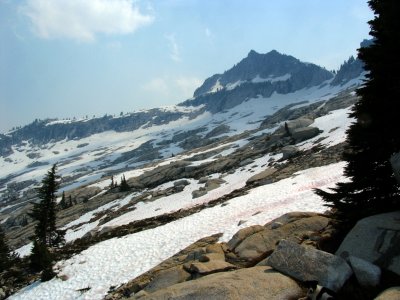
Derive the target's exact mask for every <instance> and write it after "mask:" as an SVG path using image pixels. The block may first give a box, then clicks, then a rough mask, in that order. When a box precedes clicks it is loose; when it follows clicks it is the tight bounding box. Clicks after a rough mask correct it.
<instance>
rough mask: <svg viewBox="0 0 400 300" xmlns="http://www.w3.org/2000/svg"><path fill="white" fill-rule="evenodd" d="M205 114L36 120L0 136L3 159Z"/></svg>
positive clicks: (174, 111) (173, 111) (180, 112)
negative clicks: (22, 150) (26, 147)
mask: <svg viewBox="0 0 400 300" xmlns="http://www.w3.org/2000/svg"><path fill="white" fill-rule="evenodd" d="M200 113H202V111H200V110H199V109H194V110H191V109H183V108H180V109H177V108H176V107H174V108H171V109H162V108H160V109H158V108H157V109H150V110H147V111H143V112H137V113H131V114H127V115H123V116H120V117H113V116H111V115H105V116H104V117H101V118H93V119H84V120H77V121H73V120H36V121H34V122H33V123H31V124H29V125H26V126H24V127H22V128H20V129H18V130H15V131H13V132H10V133H8V134H7V135H0V156H7V155H10V154H11V153H12V149H11V147H12V145H15V144H18V143H21V142H22V141H29V142H31V143H32V144H34V145H41V144H45V143H48V142H57V141H61V140H64V139H67V140H73V139H82V138H85V137H88V136H91V135H93V134H97V133H101V132H104V131H108V130H114V131H116V132H127V131H134V130H137V129H139V128H140V127H142V126H144V127H150V126H153V125H155V126H157V125H163V124H168V123H169V122H171V121H176V120H179V119H181V118H182V117H184V116H187V117H189V118H194V117H196V116H197V115H199V114H200Z"/></svg>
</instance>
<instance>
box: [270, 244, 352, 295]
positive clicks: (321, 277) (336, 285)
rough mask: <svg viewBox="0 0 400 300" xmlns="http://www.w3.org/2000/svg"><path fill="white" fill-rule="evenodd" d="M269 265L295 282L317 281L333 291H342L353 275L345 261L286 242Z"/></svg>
mask: <svg viewBox="0 0 400 300" xmlns="http://www.w3.org/2000/svg"><path fill="white" fill-rule="evenodd" d="M267 264H268V265H270V266H271V267H273V268H274V269H276V270H278V271H280V272H282V273H283V274H286V275H288V276H290V277H292V278H295V279H297V280H300V281H303V282H307V281H316V282H318V284H319V285H321V286H324V287H326V288H328V289H330V290H333V291H338V290H340V288H341V287H342V286H343V285H344V283H345V282H346V281H347V279H349V277H350V276H351V275H352V273H353V272H352V270H351V268H350V266H349V265H348V264H347V263H346V261H345V260H344V259H342V258H340V257H338V256H335V255H333V254H330V253H327V252H324V251H320V250H317V249H313V248H311V247H304V246H300V245H298V244H297V243H294V242H291V241H287V240H282V241H280V242H279V245H278V247H277V249H276V250H275V251H274V252H273V253H272V255H271V256H270V257H269V258H268V260H267Z"/></svg>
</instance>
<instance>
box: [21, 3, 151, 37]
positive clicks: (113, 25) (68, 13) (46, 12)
mask: <svg viewBox="0 0 400 300" xmlns="http://www.w3.org/2000/svg"><path fill="white" fill-rule="evenodd" d="M20 12H21V13H22V14H24V15H26V16H27V17H29V19H30V20H31V22H32V25H33V31H34V32H35V34H36V35H38V36H39V37H41V38H46V39H52V38H70V39H75V40H79V41H85V42H90V41H93V40H95V36H96V34H99V33H102V34H129V33H132V32H134V31H135V30H137V29H138V28H139V27H141V26H145V25H148V24H150V23H152V22H153V20H154V17H153V16H152V15H146V14H142V13H141V12H140V11H139V8H138V7H137V5H134V2H133V1H132V0H27V1H26V3H25V4H24V5H22V6H20Z"/></svg>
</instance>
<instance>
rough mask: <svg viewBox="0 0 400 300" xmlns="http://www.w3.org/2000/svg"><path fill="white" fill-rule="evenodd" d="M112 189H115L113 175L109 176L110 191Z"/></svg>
mask: <svg viewBox="0 0 400 300" xmlns="http://www.w3.org/2000/svg"><path fill="white" fill-rule="evenodd" d="M114 187H115V183H114V175H111V183H110V189H113V188H114Z"/></svg>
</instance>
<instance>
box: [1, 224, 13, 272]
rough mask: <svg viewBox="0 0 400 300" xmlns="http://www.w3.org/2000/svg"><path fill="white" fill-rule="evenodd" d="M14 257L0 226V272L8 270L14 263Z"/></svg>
mask: <svg viewBox="0 0 400 300" xmlns="http://www.w3.org/2000/svg"><path fill="white" fill-rule="evenodd" d="M16 257H17V256H16V255H15V254H14V253H11V250H10V248H9V246H8V244H7V238H6V235H5V233H4V231H3V229H2V227H1V226H0V273H1V272H3V271H6V270H8V268H10V267H11V266H12V265H13V264H14V261H15V259H16Z"/></svg>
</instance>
